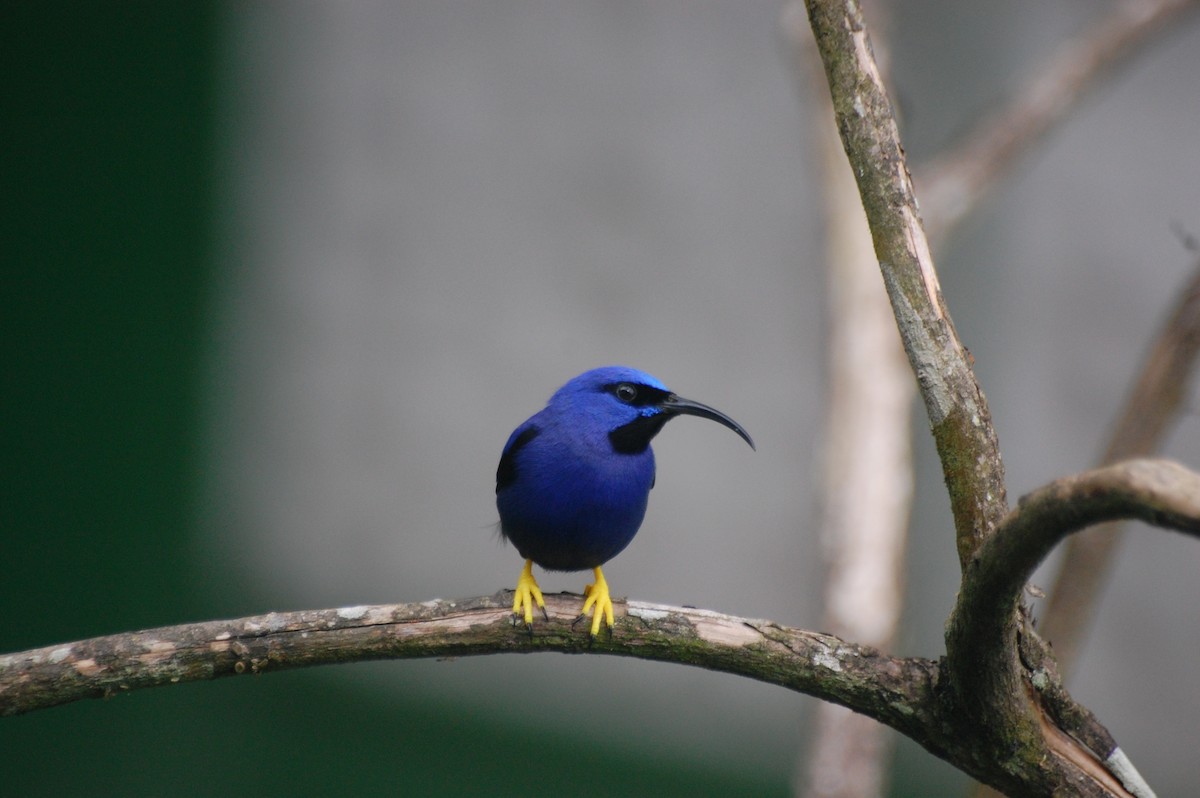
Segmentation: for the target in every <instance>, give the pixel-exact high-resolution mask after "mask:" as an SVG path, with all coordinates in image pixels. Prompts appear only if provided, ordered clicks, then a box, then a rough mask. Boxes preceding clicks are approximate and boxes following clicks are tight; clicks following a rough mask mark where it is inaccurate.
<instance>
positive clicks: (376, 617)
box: [0, 592, 936, 735]
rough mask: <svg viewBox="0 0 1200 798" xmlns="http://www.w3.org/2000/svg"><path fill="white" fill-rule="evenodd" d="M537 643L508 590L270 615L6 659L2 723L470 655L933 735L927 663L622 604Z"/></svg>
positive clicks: (0, 692) (743, 622)
mask: <svg viewBox="0 0 1200 798" xmlns="http://www.w3.org/2000/svg"><path fill="white" fill-rule="evenodd" d="M545 598H546V609H547V612H548V614H549V621H541V620H539V622H538V625H537V627H536V630H535V634H533V635H529V634H527V633H526V632H525V630H524V628H523V627H514V626H513V624H512V620H511V618H512V615H511V609H512V597H511V593H510V592H501V593H498V594H496V595H494V596H484V597H479V598H471V599H464V600H459V601H448V600H444V599H437V600H433V601H426V602H421V603H419V604H389V605H379V606H360V607H343V608H341V609H329V610H307V611H299V612H283V613H270V614H267V615H260V616H255V617H249V618H238V619H233V620H226V621H209V622H204V623H193V624H183V625H180V626H165V627H161V628H158V629H149V630H145V631H140V632H131V633H126V634H116V635H110V636H107V637H96V638H92V639H90V640H81V641H78V642H74V643H65V644H62V645H55V646H47V647H45V648H39V649H34V650H31V651H25V652H20V653H15V654H8V655H4V656H0V716H3V715H17V714H22V713H25V712H31V711H33V710H37V709H45V708H47V707H52V706H57V705H60V704H66V703H69V702H72V701H78V700H80V699H84V698H101V697H109V696H112V695H115V694H118V693H122V692H127V691H131V690H137V689H142V688H147V687H157V686H162V685H167V684H176V683H179V682H191V681H206V680H212V679H218V678H222V677H226V676H236V675H241V674H250V673H267V672H272V671H277V670H290V669H293V668H306V667H313V666H317V665H328V664H334V663H343V662H361V661H366V660H380V659H413V658H427V657H461V656H471V655H478V654H497V653H532V652H538V651H560V652H563V653H568V654H570V653H575V654H578V653H597V654H614V655H618V656H630V657H637V658H639V659H649V660H662V661H667V662H677V663H681V664H687V665H695V666H697V667H701V668H707V669H709V670H715V671H723V672H726V673H736V674H740V675H743V676H748V677H750V678H753V679H757V680H759V681H763V682H767V683H770V684H777V685H780V686H782V687H787V688H788V689H791V690H796V691H798V692H801V693H807V694H809V695H815V696H819V697H821V698H823V699H825V700H829V701H834V702H837V703H839V704H842V705H844V706H848V707H850V708H851V709H853V710H855V711H856V712H862V713H865V714H868V715H870V716H871V717H873V718H875V719H876V720H878V721H880V722H881V723H886V724H888V725H889V726H893V727H894V728H897V729H900V730H901V731H903V732H904V733H906V734H910V735H911V734H920V728H921V727H922V726H924V725H926V724H928V723H929V719H930V715H929V712H928V709H927V708H928V707H929V706H931V701H930V688H931V677H932V675H933V674H934V673H935V671H936V668H935V665H934V663H932V662H930V661H928V660H921V659H901V658H895V657H889V656H887V655H884V654H881V653H880V652H878V651H876V650H874V649H871V648H868V647H865V646H858V645H854V644H852V643H846V642H844V641H842V640H839V639H837V638H836V637H832V636H830V635H825V634H820V633H817V632H806V631H801V630H797V629H790V628H787V627H784V626H779V625H778V624H774V623H772V622H770V621H762V620H754V619H748V618H737V617H733V616H729V615H722V614H720V613H716V612H710V611H706V610H698V609H690V608H683V607H669V606H664V605H658V604H649V603H646V602H640V601H616V602H614V607H615V611H616V615H617V617H616V627H615V629H614V633H613V635H612V637H611V638H608V637H605V636H601V637H599V638H597V639H596V640H595V641H591V639H590V638H589V636H588V635H587V634H586V632H581V631H580V630H579V628H577V627H575V626H573V622H574V620H575V619H576V617H577V616H578V613H579V607H580V604H581V602H582V599H581V598H580V597H578V596H573V595H571V594H556V595H547V596H546V597H545Z"/></svg>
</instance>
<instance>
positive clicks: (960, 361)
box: [806, 0, 1007, 565]
mask: <svg viewBox="0 0 1200 798" xmlns="http://www.w3.org/2000/svg"><path fill="white" fill-rule="evenodd" d="M806 6H807V8H808V16H809V22H810V24H811V25H812V28H813V32H814V34H815V35H816V41H817V49H818V51H819V52H820V54H821V60H822V62H823V63H824V65H825V73H826V77H827V79H828V81H829V86H830V92H831V96H832V98H833V107H834V113H835V115H836V117H837V123H838V130H839V132H840V133H841V137H842V144H843V146H844V147H845V150H846V155H847V157H848V158H849V160H850V166H851V169H852V170H853V172H854V176H855V179H856V180H857V182H858V192H859V195H860V196H861V197H862V203H863V208H864V210H865V211H866V214H867V221H868V223H869V224H870V227H871V235H872V240H873V242H874V247H875V256H876V258H877V259H878V261H879V267H880V269H881V270H882V271H883V280H884V285H885V286H886V287H887V291H888V296H889V298H890V300H891V304H892V312H893V314H894V315H895V317H896V322H897V325H898V327H899V329H900V337H901V339H902V340H903V342H904V350H905V353H906V354H907V355H908V361H909V364H910V366H911V367H912V369H913V371H914V372H915V374H916V376H917V382H918V385H919V386H920V391H921V396H922V398H923V399H924V400H925V409H926V413H927V414H928V416H929V422H930V426H931V428H932V431H933V436H934V441H935V442H936V444H937V449H938V455H939V457H940V459H941V462H942V472H943V474H944V476H945V478H946V486H947V488H948V489H949V492H950V505H951V509H952V510H953V512H954V525H955V531H956V542H957V546H958V554H959V560H960V562H961V563H962V564H964V565H965V564H966V563H967V561H968V560H969V559H970V557H971V555H972V553H973V552H974V551H975V549H976V548H978V546H979V544H980V543H981V542H982V541H983V540H984V539H986V538H987V536H988V535H989V534H990V533H991V530H992V529H993V528H994V527H995V525H996V524H997V523H998V522H999V520H1000V518H1001V517H1002V516H1003V515H1004V512H1005V511H1006V509H1007V500H1006V494H1005V487H1004V466H1003V463H1002V462H1001V459H1000V451H999V445H998V443H997V440H996V434H995V430H994V428H993V426H992V420H991V414H990V412H989V411H988V406H987V400H986V399H985V398H984V396H983V391H982V390H981V389H980V387H979V384H978V383H977V382H976V380H975V375H974V373H973V372H972V370H971V366H970V363H969V360H968V356H967V353H966V350H965V349H964V348H963V346H962V343H961V342H960V341H959V339H958V334H957V333H956V332H955V329H954V324H953V322H951V320H950V314H949V312H948V311H947V309H946V307H945V304H944V302H943V300H942V294H941V288H940V287H939V285H938V279H937V274H936V272H935V271H934V268H933V258H932V256H931V254H930V252H929V244H928V241H927V240H926V238H925V232H924V230H923V228H922V226H921V220H920V216H919V214H918V212H917V205H916V199H915V198H914V196H913V188H912V180H911V178H910V176H909V174H908V169H907V168H906V166H905V161H904V152H903V149H902V148H901V146H900V138H899V132H898V131H897V128H896V121H895V118H894V116H893V114H892V106H891V102H890V101H889V99H888V96H887V92H886V91H885V89H884V86H883V82H882V79H881V78H880V74H879V69H878V67H877V66H876V64H875V60H874V57H873V55H872V52H871V42H870V39H869V37H868V36H867V32H866V28H865V26H864V23H863V19H862V11H861V9H860V8H859V6H858V4H857V3H854V2H848V1H847V0H807V2H806Z"/></svg>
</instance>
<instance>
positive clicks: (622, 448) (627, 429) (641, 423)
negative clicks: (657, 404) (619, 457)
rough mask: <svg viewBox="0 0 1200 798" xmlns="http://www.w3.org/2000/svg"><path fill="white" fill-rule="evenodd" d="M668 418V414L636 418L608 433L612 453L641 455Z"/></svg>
mask: <svg viewBox="0 0 1200 798" xmlns="http://www.w3.org/2000/svg"><path fill="white" fill-rule="evenodd" d="M670 418H671V416H670V414H668V413H655V414H654V415H650V416H638V417H637V418H635V419H634V420H633V421H630V422H629V423H628V424H623V425H621V426H620V427H617V428H616V429H615V430H613V431H612V432H610V433H608V440H609V442H610V443H612V447H613V451H614V452H616V453H618V454H641V453H642V452H644V451H646V447H648V446H649V445H650V441H651V440H653V438H654V436H655V435H657V434H658V432H659V430H661V429H662V428H663V424H666V423H667V421H669V420H670Z"/></svg>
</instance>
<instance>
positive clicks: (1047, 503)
mask: <svg viewBox="0 0 1200 798" xmlns="http://www.w3.org/2000/svg"><path fill="white" fill-rule="evenodd" d="M1115 517H1128V518H1140V519H1143V520H1146V521H1149V522H1151V523H1154V524H1158V525H1160V526H1165V527H1168V528H1173V529H1179V530H1182V531H1186V532H1188V533H1190V534H1194V535H1198V536H1200V474H1196V473H1194V472H1191V471H1188V470H1187V469H1185V468H1183V467H1182V466H1179V465H1176V464H1174V463H1169V462H1166V461H1154V460H1141V461H1130V462H1127V463H1122V464H1119V465H1116V466H1110V467H1108V468H1104V469H1099V470H1097V471H1092V472H1088V473H1086V474H1082V475H1079V476H1076V477H1070V478H1067V479H1063V480H1059V481H1057V482H1054V483H1052V484H1050V485H1049V486H1047V487H1045V488H1042V489H1040V490H1038V491H1035V492H1034V493H1033V494H1030V496H1028V497H1026V498H1025V499H1024V500H1022V502H1021V503H1020V504H1019V505H1018V507H1017V509H1016V510H1014V511H1013V512H1012V513H1011V514H1010V515H1009V516H1008V517H1007V518H1005V520H1004V522H1003V523H1002V524H1001V525H1000V527H998V528H997V530H996V533H995V535H994V536H993V537H992V538H991V539H989V541H988V542H987V543H986V544H985V545H984V546H983V547H982V548H981V549H980V550H979V552H978V553H977V555H976V556H975V557H973V558H972V561H971V563H970V565H969V568H968V572H969V576H970V578H969V579H968V580H967V582H966V583H965V584H964V590H963V593H962V594H961V596H960V599H959V603H958V606H957V607H956V608H955V612H954V616H953V618H952V621H951V624H950V631H949V632H948V634H947V657H946V658H945V661H944V662H943V663H942V664H941V665H939V664H938V663H936V662H933V661H932V660H927V659H921V658H915V657H909V658H903V657H891V656H887V655H886V654H883V653H881V652H879V651H877V650H876V649H874V648H871V647H868V646H861V645H856V644H853V643H848V642H846V641H844V640H841V639H839V638H837V637H834V636H832V635H827V634H821V633H818V632H809V631H804V630H799V629H792V628H788V627H785V626H780V625H779V624H776V623H773V622H770V621H763V620H755V619H749V618H738V617H734V616H730V615H722V614H720V613H716V612H711V611H707V610H698V609H691V608H685V607H670V606H664V605H660V604H648V603H645V602H640V601H618V602H616V603H615V609H616V615H617V618H616V626H615V629H614V632H613V635H612V637H611V638H608V637H603V636H602V637H600V638H599V639H596V640H592V639H591V638H590V636H588V635H587V634H586V632H583V631H580V630H579V629H577V628H576V627H575V626H574V621H575V620H576V617H577V613H578V611H579V607H580V603H581V601H582V599H581V597H579V596H574V595H571V594H557V595H549V596H546V609H547V612H548V614H549V619H548V620H545V621H539V623H538V625H537V627H536V633H535V634H533V635H530V634H527V633H526V632H525V630H524V628H523V627H521V626H513V624H512V621H511V612H510V608H511V594H510V593H508V592H506V591H502V592H501V593H498V594H496V595H494V596H484V597H480V598H472V599H466V600H461V601H447V600H443V599H437V600H433V601H426V602H422V603H419V604H392V605H381V606H372V607H366V606H360V607H343V608H341V609H329V610H310V611H301V612H288V613H270V614H267V615H260V616H255V617H250V618H239V619H234V620H227V621H209V622H205V623H195V624H184V625H181V626H166V627H161V628H158V629H149V630H145V631H141V632H131V633H126V634H117V635H110V636H108V637H97V638H92V639H90V640H81V641H78V642H74V643H64V644H61V645H54V646H46V647H44V648H39V649H33V650H31V651H25V652H19V653H15V654H8V655H5V656H0V715H18V714H22V713H25V712H32V711H34V710H37V709H45V708H48V707H53V706H58V705H61V704H66V703H69V702H72V701H78V700H80V699H84V698H100V697H108V696H112V695H116V694H118V693H122V692H127V691H132V690H138V689H143V688H148V687H156V686H162V685H168V684H177V683H180V682H190V681H203V680H211V679H218V678H222V677H226V676H236V675H240V674H250V673H269V672H272V671H276V670H288V669H292V668H304V667H312V666H316V665H326V664H333V663H342V662H361V661H365V660H380V659H412V658H422V657H457V656H472V655H481V654H499V653H532V652H538V651H560V652H563V653H573V654H581V653H595V654H611V655H617V656H628V657H637V658H639V659H648V660H659V661H663V662H675V663H679V664H683V665H693V666H696V667H701V668H707V669H709V670H714V671H722V672H725V673H733V674H738V675H741V676H746V677H749V678H752V679H756V680H758V681H762V682H766V683H768V684H776V685H779V686H781V687H786V688H788V689H790V690H794V691H797V692H800V693H805V694H807V695H812V696H815V697H817V698H821V699H823V700H825V701H831V702H833V703H836V704H840V705H842V706H845V707H848V708H850V709H852V710H854V711H855V712H859V713H861V714H863V715H866V716H868V717H871V718H874V719H875V720H877V721H879V722H880V723H883V724H886V725H888V726H891V727H892V728H894V729H896V730H897V731H899V732H900V733H902V734H904V735H906V736H908V737H910V738H911V739H913V740H915V741H916V742H918V743H919V744H921V745H922V746H924V747H925V748H926V749H927V750H928V751H930V752H931V753H933V754H934V755H936V756H939V757H941V758H943V759H945V760H947V761H948V762H950V763H951V764H953V765H955V766H956V767H958V768H960V769H962V770H963V771H965V772H967V773H969V774H970V775H972V776H974V777H976V778H977V779H979V780H981V781H984V782H986V783H989V784H992V785H994V786H997V787H999V788H1001V789H1007V790H1009V791H1011V792H1014V793H1019V794H1023V795H1050V794H1052V793H1055V791H1056V790H1060V789H1063V788H1064V785H1070V786H1071V788H1072V789H1074V790H1076V792H1077V794H1079V795H1097V796H1099V795H1113V794H1115V795H1121V794H1122V790H1121V789H1120V785H1116V781H1115V780H1114V778H1113V774H1114V773H1116V774H1118V775H1120V774H1121V773H1123V772H1125V771H1122V770H1121V768H1125V767H1129V768H1130V770H1131V766H1128V763H1127V761H1125V760H1124V759H1123V757H1122V755H1120V749H1118V748H1117V747H1116V745H1115V743H1113V742H1112V738H1111V736H1109V735H1108V733H1107V731H1105V730H1104V728H1103V727H1102V726H1100V724H1099V723H1097V722H1096V721H1095V719H1094V718H1092V717H1091V714H1090V713H1089V712H1088V711H1087V710H1086V709H1084V708H1082V707H1079V706H1078V705H1076V704H1075V703H1074V702H1073V701H1072V700H1071V699H1070V696H1069V695H1067V693H1066V691H1065V690H1061V685H1060V684H1059V683H1058V680H1057V678H1056V676H1055V675H1054V674H1053V672H1052V669H1053V661H1052V660H1050V659H1046V660H1044V661H1041V660H1035V659H1034V658H1035V657H1036V656H1038V655H1039V652H1040V649H1037V648H1036V647H1035V648H1027V647H1021V646H1020V643H1021V641H1020V640H1018V639H1017V638H1018V636H1019V635H1021V634H1023V627H1020V626H1018V624H1017V623H1016V622H1015V620H1014V619H1015V618H1016V617H1017V614H1016V613H1015V612H1014V609H1015V607H1016V606H1017V604H1018V597H1019V595H1020V591H1021V589H1022V587H1023V585H1024V581H1025V579H1026V577H1027V576H1028V574H1029V573H1030V572H1031V571H1032V569H1033V568H1034V567H1035V566H1036V565H1037V562H1038V561H1039V560H1040V559H1041V558H1042V557H1043V556H1045V554H1046V552H1048V551H1049V550H1050V549H1051V548H1052V547H1053V546H1054V544H1055V543H1057V542H1058V541H1059V540H1061V539H1062V538H1063V537H1064V536H1065V535H1067V534H1070V533H1071V532H1073V531H1075V530H1077V529H1080V528H1082V527H1083V526H1085V525H1087V524H1090V523H1094V522H1096V521H1101V520H1106V519H1111V518H1115ZM1017 651H1021V652H1022V653H1021V656H1018V654H1017V653H1016V652H1017ZM1041 653H1044V652H1041ZM1023 668H1025V669H1027V670H1023ZM998 673H999V674H1000V676H999V677H998V676H997V675H996V674H998ZM998 679H1007V683H1008V684H1011V685H1012V688H1011V689H1009V690H1007V691H1006V692H1003V693H1002V694H1000V695H997V693H996V691H995V690H994V687H995V684H996V683H997V680H998ZM1064 732H1065V733H1064ZM1047 757H1055V761H1057V762H1059V764H1060V767H1058V768H1052V767H1048V766H1047V764H1046V762H1047ZM1101 763H1104V764H1103V765H1102V764H1101ZM1089 767H1090V768H1092V769H1091V770H1088V768H1089ZM1131 772H1132V773H1133V776H1136V771H1131ZM1122 778H1123V779H1129V778H1133V777H1132V776H1129V775H1128V773H1126V775H1125V776H1123V777H1122ZM1125 784H1126V785H1128V784H1129V781H1128V780H1126V781H1125ZM1113 785H1116V786H1115V787H1114V786H1113ZM1125 794H1137V795H1148V794H1149V792H1148V790H1147V791H1146V792H1137V791H1130V792H1128V793H1125Z"/></svg>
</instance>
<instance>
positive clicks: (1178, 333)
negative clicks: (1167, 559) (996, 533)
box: [1040, 264, 1200, 675]
mask: <svg viewBox="0 0 1200 798" xmlns="http://www.w3.org/2000/svg"><path fill="white" fill-rule="evenodd" d="M1197 356H1200V264H1197V266H1196V269H1195V271H1194V273H1193V274H1192V277H1191V279H1190V280H1189V281H1188V284H1187V285H1186V286H1185V287H1184V289H1183V291H1182V293H1181V294H1180V298H1179V303H1178V305H1177V306H1176V307H1175V310H1174V312H1172V314H1171V316H1170V318H1169V319H1168V320H1167V322H1166V324H1165V325H1164V326H1163V329H1162V331H1161V332H1160V333H1159V335H1158V339H1157V340H1156V341H1155V343H1154V346H1153V347H1152V348H1151V350H1150V353H1149V355H1148V356H1147V357H1146V360H1145V363H1144V364H1143V366H1142V372H1141V374H1140V376H1139V377H1138V380H1137V383H1136V384H1135V385H1134V388H1133V391H1132V392H1131V393H1130V395H1129V399H1128V400H1127V401H1126V403H1125V409H1124V410H1123V411H1122V413H1121V417H1120V419H1119V420H1118V421H1117V423H1116V426H1115V428H1114V430H1113V435H1112V440H1111V441H1110V442H1109V444H1108V448H1107V450H1106V451H1105V452H1104V456H1103V457H1102V458H1101V463H1102V464H1108V463H1115V462H1117V461H1118V460H1124V459H1127V458H1130V457H1145V456H1149V455H1152V454H1154V453H1155V452H1156V451H1157V450H1158V448H1159V446H1161V445H1162V441H1163V439H1164V438H1165V437H1166V435H1167V432H1168V431H1169V430H1170V428H1171V425H1172V424H1174V423H1175V421H1176V419H1177V418H1178V417H1179V412H1180V410H1181V409H1182V407H1183V403H1184V398H1185V397H1186V395H1187V386H1188V384H1189V383H1190V382H1191V378H1192V374H1193V372H1194V370H1195V365H1196V358H1197ZM1122 527H1123V524H1122V523H1120V522H1116V521H1114V522H1111V523H1107V524H1103V525H1102V526H1100V527H1098V528H1096V529H1093V530H1091V531H1090V532H1089V533H1088V534H1087V535H1079V536H1076V537H1073V538H1071V539H1070V540H1069V541H1067V545H1066V549H1065V551H1064V554H1063V559H1062V563H1061V564H1060V565H1059V569H1058V574H1057V576H1056V577H1055V579H1054V583H1053V585H1052V587H1051V588H1050V591H1049V595H1050V599H1049V601H1048V602H1047V603H1046V609H1045V612H1044V613H1043V615H1042V619H1041V626H1040V629H1041V634H1042V636H1043V637H1044V638H1046V639H1047V640H1049V641H1050V642H1051V643H1053V644H1054V654H1055V657H1056V658H1057V659H1058V665H1059V669H1060V670H1061V671H1062V673H1063V674H1064V675H1065V674H1067V673H1068V672H1069V671H1070V669H1071V667H1072V666H1073V665H1074V663H1075V660H1076V658H1077V656H1078V652H1079V648H1080V646H1081V645H1082V643H1083V640H1084V634H1085V632H1086V631H1087V627H1088V625H1089V624H1088V621H1089V620H1090V618H1091V615H1092V613H1093V612H1094V610H1095V608H1096V605H1097V597H1098V596H1099V594H1100V589H1101V587H1102V586H1103V585H1104V581H1105V579H1106V578H1107V576H1108V572H1109V567H1110V565H1111V562H1112V557H1113V554H1114V553H1115V552H1116V549H1117V545H1118V543H1119V542H1120V538H1121V530H1122Z"/></svg>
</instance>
